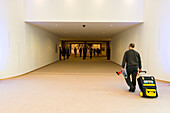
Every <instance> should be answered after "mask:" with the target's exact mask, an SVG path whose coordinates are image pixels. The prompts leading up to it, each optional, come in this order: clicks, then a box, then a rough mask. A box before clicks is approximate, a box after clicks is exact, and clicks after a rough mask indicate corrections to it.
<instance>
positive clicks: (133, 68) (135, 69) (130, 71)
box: [125, 66, 138, 89]
mask: <svg viewBox="0 0 170 113" xmlns="http://www.w3.org/2000/svg"><path fill="white" fill-rule="evenodd" d="M137 72H138V66H128V67H127V79H125V80H126V83H127V84H128V86H129V87H130V88H131V89H135V88H136V76H137ZM131 75H132V77H131V78H132V81H131V79H130V76H131Z"/></svg>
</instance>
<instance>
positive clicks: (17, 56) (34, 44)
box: [0, 0, 59, 79]
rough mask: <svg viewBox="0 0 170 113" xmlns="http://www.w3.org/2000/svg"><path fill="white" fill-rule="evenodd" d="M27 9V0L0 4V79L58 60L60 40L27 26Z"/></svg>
mask: <svg viewBox="0 0 170 113" xmlns="http://www.w3.org/2000/svg"><path fill="white" fill-rule="evenodd" d="M24 6H25V2H24V0H14V1H13V0H12V1H11V0H1V1H0V9H1V10H0V79H2V78H8V77H13V76H17V75H21V74H24V73H26V72H29V71H32V70H35V69H37V68H39V67H42V66H44V65H47V64H49V63H51V62H54V61H56V60H58V54H57V53H56V44H58V43H59V39H58V37H56V35H54V34H52V33H49V32H47V31H45V30H42V29H40V28H37V27H35V26H32V25H29V24H26V23H25V22H24V19H25V18H24V15H25V10H24V9H25V7H24Z"/></svg>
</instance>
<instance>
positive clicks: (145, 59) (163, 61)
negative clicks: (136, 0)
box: [111, 0, 170, 81]
mask: <svg viewBox="0 0 170 113" xmlns="http://www.w3.org/2000/svg"><path fill="white" fill-rule="evenodd" d="M169 4H170V1H169V0H156V1H155V0H145V2H144V23H143V24H140V25H138V26H135V27H133V28H130V29H128V30H126V31H124V32H121V33H119V34H117V35H115V36H113V37H112V43H111V46H112V57H111V60H112V61H114V62H116V63H118V64H121V62H122V58H123V54H124V52H125V51H126V50H127V49H128V45H129V43H131V42H134V43H135V44H136V50H137V51H139V53H140V54H141V56H142V64H143V70H147V71H148V74H150V75H154V76H156V78H157V79H161V80H166V81H170V68H169V66H170V44H169V42H170V38H169V33H170V32H169V29H170V21H169V20H170V13H169V11H170V7H169Z"/></svg>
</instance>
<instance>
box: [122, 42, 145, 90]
mask: <svg viewBox="0 0 170 113" xmlns="http://www.w3.org/2000/svg"><path fill="white" fill-rule="evenodd" d="M134 48H135V44H134V43H131V44H130V45H129V50H128V51H126V52H125V53H124V57H123V61H122V71H124V69H125V64H126V70H127V79H125V80H126V83H127V84H128V86H129V87H130V89H129V92H135V89H136V76H137V72H138V68H139V71H142V70H141V69H142V65H141V57H140V54H139V53H138V52H137V51H135V50H134ZM130 75H132V81H131V80H130Z"/></svg>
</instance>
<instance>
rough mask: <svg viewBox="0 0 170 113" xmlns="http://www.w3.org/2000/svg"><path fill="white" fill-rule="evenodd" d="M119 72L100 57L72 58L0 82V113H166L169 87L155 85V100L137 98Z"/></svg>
mask: <svg viewBox="0 0 170 113" xmlns="http://www.w3.org/2000/svg"><path fill="white" fill-rule="evenodd" d="M119 69H120V67H119V66H118V65H116V64H114V63H112V62H110V61H106V60H105V58H104V57H97V58H95V59H94V58H93V59H92V60H91V59H89V58H88V59H87V60H84V61H82V59H81V58H76V59H75V58H74V59H72V60H65V61H58V62H56V63H54V64H52V65H49V66H47V67H44V68H42V69H39V70H37V71H34V72H32V73H29V74H27V75H24V76H20V77H17V78H12V79H7V80H1V81H0V113H144V112H145V113H170V109H169V106H170V84H169V83H163V82H158V81H157V85H158V91H159V98H156V99H145V98H141V97H140V96H139V88H137V90H136V92H135V93H129V92H128V87H127V85H126V83H125V81H124V78H123V77H122V76H117V75H116V74H115V71H117V70H119Z"/></svg>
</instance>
